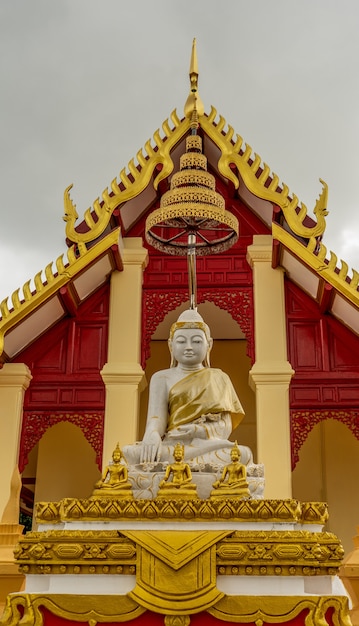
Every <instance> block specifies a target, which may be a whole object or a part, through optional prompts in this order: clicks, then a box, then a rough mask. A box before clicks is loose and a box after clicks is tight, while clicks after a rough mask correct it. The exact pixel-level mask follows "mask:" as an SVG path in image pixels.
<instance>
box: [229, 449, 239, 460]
mask: <svg viewBox="0 0 359 626" xmlns="http://www.w3.org/2000/svg"><path fill="white" fill-rule="evenodd" d="M231 459H232V461H239V459H240V452H239V450H238V448H232V450H231Z"/></svg>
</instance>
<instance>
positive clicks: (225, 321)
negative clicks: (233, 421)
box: [139, 301, 256, 458]
mask: <svg viewBox="0 0 359 626" xmlns="http://www.w3.org/2000/svg"><path fill="white" fill-rule="evenodd" d="M187 308H188V302H186V303H183V304H181V305H180V306H178V307H176V308H174V309H173V310H171V311H169V312H168V313H167V315H166V316H165V317H164V319H163V320H162V321H161V322H160V323H159V324H158V325H157V327H156V329H155V331H154V332H153V334H152V336H151V342H150V355H151V356H150V357H149V358H148V360H147V362H146V370H145V373H146V379H147V381H148V382H149V381H150V379H151V376H152V374H153V373H154V372H156V371H158V370H161V369H166V368H168V367H169V366H170V352H169V349H168V336H169V331H170V328H171V325H172V324H173V323H174V322H175V321H176V320H177V318H178V316H179V315H180V313H182V311H184V310H185V309H187ZM198 312H199V313H200V315H202V317H203V319H204V320H205V322H206V323H207V324H208V326H209V327H210V330H211V335H212V337H213V340H214V343H213V349H212V352H211V366H212V367H217V368H220V369H222V370H223V371H224V372H226V373H227V374H228V375H229V376H230V378H231V380H232V382H233V384H234V387H235V389H236V391H237V394H238V396H239V398H240V400H241V402H242V405H243V408H244V410H245V413H246V415H245V418H244V420H243V421H242V423H241V424H240V425H239V426H238V427H237V429H236V430H235V431H234V432H233V434H232V436H231V439H233V440H234V439H237V441H238V443H241V444H243V445H247V446H249V447H250V448H251V450H252V451H253V454H254V457H255V458H256V413H255V395H254V393H253V391H252V389H251V388H250V387H249V385H248V373H249V370H250V368H251V361H250V358H249V357H248V356H247V352H248V345H247V339H246V337H245V334H244V333H243V331H242V330H241V328H240V326H239V324H238V323H237V322H236V321H235V320H234V319H233V317H232V316H231V315H230V313H229V312H228V311H226V310H224V309H222V308H220V307H218V306H216V305H215V304H214V303H213V302H207V301H206V302H204V303H202V304H199V305H198ZM147 404H148V387H147V388H146V389H145V390H144V391H143V392H142V393H141V398H140V429H139V439H142V436H143V432H144V429H145V425H146V415H147Z"/></svg>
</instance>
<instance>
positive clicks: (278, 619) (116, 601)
mask: <svg viewBox="0 0 359 626" xmlns="http://www.w3.org/2000/svg"><path fill="white" fill-rule="evenodd" d="M42 608H45V609H47V610H48V611H49V612H50V613H52V614H53V615H56V616H58V617H62V618H63V619H67V620H71V621H75V622H79V623H87V624H88V626H96V624H97V623H98V624H101V623H104V622H107V623H108V622H116V623H117V622H120V623H122V622H130V620H133V619H135V618H136V617H139V616H140V615H142V614H143V613H145V611H146V608H144V607H142V606H140V605H139V604H138V603H137V602H135V601H133V600H132V599H131V598H129V597H128V596H118V595H80V596H74V595H64V594H56V595H55V596H54V595H50V594H42V593H41V594H27V593H17V594H12V595H11V596H8V598H7V601H6V606H5V611H4V613H3V615H2V617H1V619H0V625H1V626H18V624H19V623H20V620H21V623H23V624H25V623H26V626H43V623H44V622H43V613H42V611H41V610H40V609H42ZM330 610H332V612H333V614H332V617H331V619H330V620H327V614H328V611H330ZM303 611H306V615H305V624H306V626H329V624H334V625H335V626H351V621H350V617H349V611H348V599H347V598H346V597H345V596H331V597H325V596H324V597H322V596H306V597H305V598H303V597H301V596H261V595H258V596H225V597H223V598H222V599H220V600H218V602H217V603H216V604H215V605H214V606H212V607H209V608H208V609H207V612H208V613H209V614H210V615H212V616H213V617H215V618H217V619H219V620H220V621H222V622H223V623H226V622H231V623H233V622H234V623H241V624H248V623H251V624H253V623H254V624H256V626H263V624H264V623H267V624H285V623H287V622H289V621H292V620H294V619H295V618H296V617H297V616H298V615H299V614H300V613H302V612H303ZM158 612H160V613H162V614H163V612H162V611H161V610H159V611H158ZM189 613H190V612H189ZM165 624H166V626H189V624H190V615H188V614H185V615H183V614H181V615H173V614H172V615H171V614H169V615H168V614H167V615H166V616H165Z"/></svg>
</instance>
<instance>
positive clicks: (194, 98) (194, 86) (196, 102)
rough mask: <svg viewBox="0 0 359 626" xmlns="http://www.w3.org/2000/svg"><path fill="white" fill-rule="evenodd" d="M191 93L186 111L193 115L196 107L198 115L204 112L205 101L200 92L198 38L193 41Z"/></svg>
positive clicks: (188, 115)
mask: <svg viewBox="0 0 359 626" xmlns="http://www.w3.org/2000/svg"><path fill="white" fill-rule="evenodd" d="M189 79H190V94H189V96H188V98H187V100H186V104H185V105H184V113H185V116H186V117H191V116H192V112H193V110H194V109H195V108H196V109H197V113H198V115H203V114H204V106H203V102H202V100H201V98H200V95H199V93H198V60H197V47H196V38H194V39H193V43H192V54H191V62H190V66H189Z"/></svg>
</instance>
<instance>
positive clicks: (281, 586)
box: [217, 576, 347, 596]
mask: <svg viewBox="0 0 359 626" xmlns="http://www.w3.org/2000/svg"><path fill="white" fill-rule="evenodd" d="M217 589H219V591H223V593H225V594H226V595H228V596H247V595H251V596H252V595H253V596H256V595H261V596H265V595H267V596H292V595H293V596H303V595H304V596H305V595H311V596H327V595H339V596H343V595H345V596H346V595H347V593H346V591H345V589H344V586H343V584H342V583H341V581H340V579H339V578H338V577H337V576H333V577H332V576H310V577H309V576H308V577H307V576H293V577H290V576H217Z"/></svg>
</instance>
